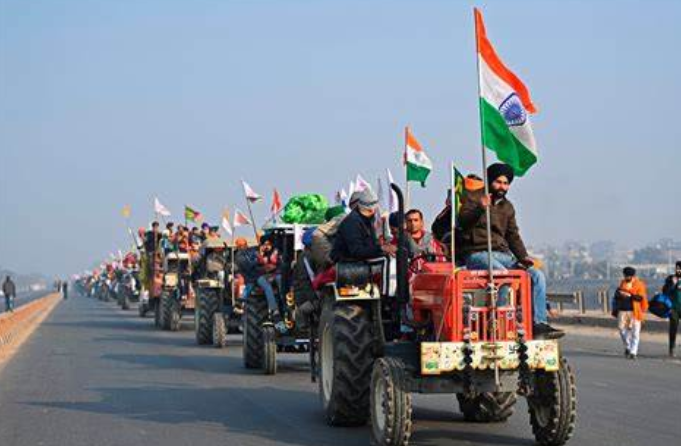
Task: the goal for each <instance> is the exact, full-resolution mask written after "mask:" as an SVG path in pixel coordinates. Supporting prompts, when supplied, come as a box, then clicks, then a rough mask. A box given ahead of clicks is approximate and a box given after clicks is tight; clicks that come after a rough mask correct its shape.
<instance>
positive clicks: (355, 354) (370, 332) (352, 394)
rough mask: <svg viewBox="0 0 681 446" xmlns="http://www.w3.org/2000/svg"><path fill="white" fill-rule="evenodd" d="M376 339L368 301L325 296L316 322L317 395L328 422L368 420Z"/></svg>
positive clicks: (356, 423)
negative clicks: (338, 299)
mask: <svg viewBox="0 0 681 446" xmlns="http://www.w3.org/2000/svg"><path fill="white" fill-rule="evenodd" d="M375 343H376V339H375V335H374V324H373V322H372V318H371V310H370V307H369V305H367V304H354V303H345V302H343V303H338V304H336V303H335V302H333V300H331V299H327V301H326V302H325V305H324V308H323V309H322V316H321V320H320V324H319V377H320V379H319V395H320V397H321V402H322V407H323V409H324V412H325V414H326V421H327V423H328V424H329V425H331V426H360V425H363V424H366V422H367V421H368V419H369V404H370V402H369V387H370V384H371V371H372V368H373V364H374V359H375V354H374V347H375Z"/></svg>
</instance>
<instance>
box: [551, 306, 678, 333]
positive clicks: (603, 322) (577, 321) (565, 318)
mask: <svg viewBox="0 0 681 446" xmlns="http://www.w3.org/2000/svg"><path fill="white" fill-rule="evenodd" d="M549 322H550V323H556V324H559V325H572V326H583V327H604V328H612V329H613V330H615V329H617V319H615V318H614V317H612V316H611V315H609V314H607V315H606V314H603V313H602V312H600V311H586V312H584V313H582V312H581V311H579V310H565V311H563V312H562V313H560V314H559V315H558V317H555V318H551V319H550V320H549ZM642 330H643V331H651V332H656V333H666V332H668V331H669V321H667V320H665V319H660V318H658V317H657V316H654V315H652V314H646V319H645V321H644V322H643V328H642Z"/></svg>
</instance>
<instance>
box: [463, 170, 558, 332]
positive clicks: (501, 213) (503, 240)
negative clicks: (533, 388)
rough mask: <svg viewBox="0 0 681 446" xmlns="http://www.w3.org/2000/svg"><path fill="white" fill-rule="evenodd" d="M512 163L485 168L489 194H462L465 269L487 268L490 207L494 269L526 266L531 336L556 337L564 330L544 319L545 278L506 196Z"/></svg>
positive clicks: (512, 173)
mask: <svg viewBox="0 0 681 446" xmlns="http://www.w3.org/2000/svg"><path fill="white" fill-rule="evenodd" d="M513 177H514V172H513V169H512V168H511V166H509V165H507V164H502V163H496V164H492V165H491V166H489V167H488V168H487V181H488V182H489V188H490V195H489V196H485V194H484V192H483V190H480V191H479V192H477V193H470V194H468V195H466V196H465V197H464V200H463V203H462V206H461V211H460V214H459V224H460V226H461V251H462V255H463V257H464V259H465V262H466V267H467V268H468V269H475V270H480V269H487V268H489V258H488V253H487V220H486V212H485V208H486V207H487V206H490V213H491V234H490V237H491V239H492V251H493V252H492V262H493V263H492V267H493V269H495V270H505V269H511V268H518V267H519V266H520V267H522V268H526V269H527V272H528V273H529V275H530V278H531V280H532V302H533V307H534V309H533V316H534V320H533V322H534V328H533V332H534V336H535V337H538V338H542V337H543V338H559V337H561V336H563V332H562V331H560V330H556V329H555V328H553V327H551V326H550V325H548V323H547V318H546V277H545V276H544V273H543V272H542V271H540V270H539V269H537V268H535V267H534V261H533V259H532V258H531V257H530V256H529V254H528V253H527V249H526V248H525V244H524V243H523V240H522V238H521V237H520V230H519V229H518V225H517V223H516V218H515V208H514V207H513V204H511V202H510V201H509V200H508V199H507V198H506V194H507V193H508V190H509V189H510V186H511V182H513Z"/></svg>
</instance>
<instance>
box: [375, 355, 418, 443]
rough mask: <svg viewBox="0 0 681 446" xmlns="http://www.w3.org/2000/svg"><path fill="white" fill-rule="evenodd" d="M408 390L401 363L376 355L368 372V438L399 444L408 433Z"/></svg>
mask: <svg viewBox="0 0 681 446" xmlns="http://www.w3.org/2000/svg"><path fill="white" fill-rule="evenodd" d="M411 412H412V408H411V392H410V390H409V388H408V385H407V376H406V372H405V367H404V363H403V362H402V361H401V360H400V359H397V358H379V359H377V360H376V362H375V363H374V368H373V372H372V374H371V439H372V442H373V444H377V445H379V446H403V445H407V444H408V443H409V437H410V436H411V427H412V422H411Z"/></svg>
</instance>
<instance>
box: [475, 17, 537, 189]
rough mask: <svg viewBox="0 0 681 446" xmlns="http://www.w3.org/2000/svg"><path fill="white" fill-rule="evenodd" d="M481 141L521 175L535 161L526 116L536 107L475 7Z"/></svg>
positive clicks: (527, 117) (534, 148)
mask: <svg viewBox="0 0 681 446" xmlns="http://www.w3.org/2000/svg"><path fill="white" fill-rule="evenodd" d="M475 29H476V38H477V47H478V63H479V76H480V79H479V82H480V119H481V120H482V138H483V144H484V145H485V147H487V148H488V149H490V150H492V151H494V152H496V154H497V157H498V158H499V160H501V161H503V162H505V163H507V164H509V165H510V166H511V167H513V170H514V171H515V173H516V175H518V176H522V175H524V174H525V172H527V170H528V169H529V168H530V167H531V166H532V165H533V164H534V163H536V162H537V144H536V143H535V140H534V134H533V133H532V126H531V125H530V119H529V115H530V114H532V113H535V112H536V111H537V110H536V108H535V106H534V104H533V103H532V100H531V99H530V92H529V90H528V89H527V87H526V86H525V84H523V82H522V81H521V80H520V79H519V78H518V77H517V76H516V75H515V74H513V72H511V70H509V69H508V68H507V67H506V65H504V63H503V62H502V61H501V59H500V58H499V56H498V55H497V53H496V51H495V50H494V47H493V46H492V43H491V42H490V41H489V40H488V39H487V33H486V31H485V24H484V22H483V20H482V13H481V12H480V10H478V9H477V8H476V9H475Z"/></svg>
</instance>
